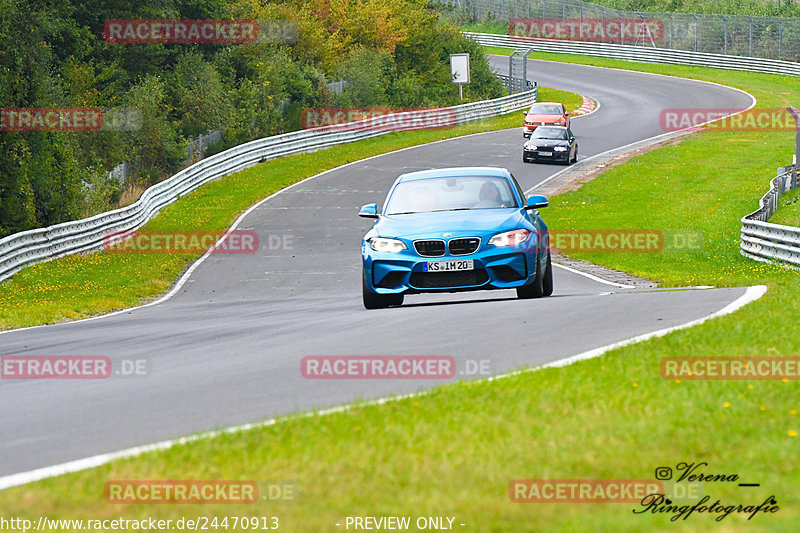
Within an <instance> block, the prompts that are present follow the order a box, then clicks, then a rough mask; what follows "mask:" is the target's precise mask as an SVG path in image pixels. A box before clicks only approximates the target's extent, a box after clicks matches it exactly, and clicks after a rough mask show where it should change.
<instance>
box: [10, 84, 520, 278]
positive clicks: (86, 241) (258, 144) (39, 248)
mask: <svg viewBox="0 0 800 533" xmlns="http://www.w3.org/2000/svg"><path fill="white" fill-rule="evenodd" d="M534 98H535V93H534V91H526V92H522V93H517V94H514V95H509V96H504V97H502V98H496V99H494V100H485V101H482V102H473V103H469V104H461V105H457V106H454V107H449V108H442V109H437V110H427V111H426V117H428V118H431V119H434V120H433V122H436V123H437V124H439V125H440V124H442V123H443V121H444V120H446V121H447V122H448V123H452V122H454V123H455V124H463V123H465V122H469V121H472V120H478V119H482V118H486V117H493V116H498V115H502V114H504V113H508V112H510V111H515V110H518V109H523V108H526V107H528V106H530V105H531V104H532V103H533V102H534ZM409 116H413V114H412V113H408V112H406V113H393V114H390V115H384V116H382V117H380V118H381V119H383V121H384V122H383V123H384V124H386V123H389V122H390V119H396V121H401V120H402V119H403V117H409ZM436 118H438V119H442V120H440V121H438V122H437V121H436V120H435V119H436ZM374 124H375V123H374V122H373V121H372V120H369V119H368V120H363V121H360V122H352V123H349V124H346V125H342V126H331V127H328V128H319V129H314V130H304V131H294V132H291V133H284V134H282V135H275V136H272V137H266V138H264V139H258V140H255V141H251V142H249V143H245V144H242V145H239V146H235V147H233V148H231V149H229V150H226V151H224V152H221V153H219V154H216V155H213V156H211V157H208V158H206V159H203V160H202V161H200V162H198V163H195V164H194V165H192V166H190V167H187V168H185V169H183V170H181V171H180V172H178V173H177V174H175V175H174V176H172V177H170V178H168V179H166V180H164V181H162V182H160V183H158V184H156V185H153V186H152V187H150V188H149V189H147V190H146V191H145V192H144V193H143V194H142V196H141V197H140V198H139V199H138V200H137V201H136V202H135V203H133V204H131V205H129V206H127V207H123V208H121V209H117V210H114V211H109V212H106V213H101V214H99V215H96V216H93V217H91V218H86V219H83V220H76V221H74V222H65V223H63V224H58V225H55V226H50V227H47V228H39V229H33V230H28V231H23V232H20V233H15V234H13V235H9V236H8V237H5V238H4V239H1V240H0V281H2V280H4V279H7V278H8V277H10V276H11V275H13V274H14V273H15V272H18V271H19V270H20V269H22V268H25V267H26V266H29V265H32V264H34V263H37V262H41V261H45V260H49V259H53V258H56V257H61V256H65V255H69V254H75V253H80V252H88V251H92V250H98V249H100V248H102V246H103V236H104V235H106V234H107V233H109V232H122V231H133V230H136V229H138V228H141V227H142V226H143V225H144V224H146V223H147V221H148V220H150V219H151V218H152V217H153V216H154V215H155V214H156V213H158V211H159V210H160V209H162V208H163V207H164V206H167V205H169V204H171V203H172V202H174V201H175V200H177V199H178V198H180V197H181V196H183V195H185V194H188V193H190V192H191V191H193V190H195V189H196V188H198V187H200V186H201V185H203V184H205V183H208V182H209V181H213V180H215V179H218V178H221V177H223V176H227V175H229V174H232V173H234V172H237V171H239V170H242V169H245V168H247V167H250V166H253V165H255V164H257V163H260V162H262V161H268V160H270V159H275V158H277V157H281V156H285V155H290V154H298V153H302V152H313V151H315V150H319V149H321V148H326V147H329V146H333V145H336V144H344V143H348V142H353V141H358V140H361V139H366V138H368V137H376V136H379V135H383V134H386V133H390V132H391V131H387V130H386V129H385V128H376V127H375V126H374ZM398 129H416V128H398Z"/></svg>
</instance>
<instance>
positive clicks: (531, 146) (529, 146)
mask: <svg viewBox="0 0 800 533" xmlns="http://www.w3.org/2000/svg"><path fill="white" fill-rule="evenodd" d="M525 149H526V150H536V145H535V144H527V143H526V144H525Z"/></svg>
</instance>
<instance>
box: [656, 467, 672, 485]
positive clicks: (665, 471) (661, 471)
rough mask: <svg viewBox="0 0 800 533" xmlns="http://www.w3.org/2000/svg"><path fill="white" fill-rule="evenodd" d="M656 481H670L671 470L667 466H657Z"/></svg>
mask: <svg viewBox="0 0 800 533" xmlns="http://www.w3.org/2000/svg"><path fill="white" fill-rule="evenodd" d="M656 479H658V480H660V481H665V480H667V479H672V469H671V468H670V467H668V466H659V467H658V468H656Z"/></svg>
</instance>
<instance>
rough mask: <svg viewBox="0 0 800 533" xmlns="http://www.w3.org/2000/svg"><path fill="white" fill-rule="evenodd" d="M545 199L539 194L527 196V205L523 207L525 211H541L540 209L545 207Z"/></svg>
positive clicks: (546, 204)
mask: <svg viewBox="0 0 800 533" xmlns="http://www.w3.org/2000/svg"><path fill="white" fill-rule="evenodd" d="M547 206H548V203H547V198H546V197H544V196H541V195H539V194H534V195H533V196H528V205H526V206H525V209H541V208H542V207H547Z"/></svg>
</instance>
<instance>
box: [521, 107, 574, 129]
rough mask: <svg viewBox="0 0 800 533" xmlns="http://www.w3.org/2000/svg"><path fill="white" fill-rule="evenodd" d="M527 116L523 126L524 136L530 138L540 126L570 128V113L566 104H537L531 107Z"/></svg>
mask: <svg viewBox="0 0 800 533" xmlns="http://www.w3.org/2000/svg"><path fill="white" fill-rule="evenodd" d="M522 114H523V115H525V121H524V122H523V126H522V136H523V137H530V136H531V133H533V130H535V129H536V128H538V127H539V126H565V127H567V128H569V113H567V109H566V108H565V107H564V104H559V103H558V102H537V103H535V104H533V106H531V108H530V110H529V111H528V112H527V113H526V112H525V111H523V112H522Z"/></svg>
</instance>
